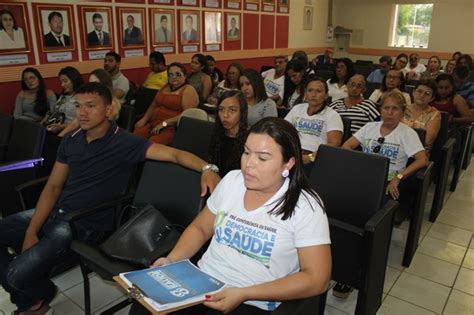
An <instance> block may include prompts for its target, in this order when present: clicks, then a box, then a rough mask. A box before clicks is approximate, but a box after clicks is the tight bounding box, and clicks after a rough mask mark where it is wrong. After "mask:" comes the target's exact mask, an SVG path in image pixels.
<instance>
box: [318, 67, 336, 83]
mask: <svg viewBox="0 0 474 315" xmlns="http://www.w3.org/2000/svg"><path fill="white" fill-rule="evenodd" d="M332 74H333V71H332V70H330V69H322V68H321V66H318V68H317V69H316V76H318V77H321V78H323V79H325V80H328V79H330V78H332Z"/></svg>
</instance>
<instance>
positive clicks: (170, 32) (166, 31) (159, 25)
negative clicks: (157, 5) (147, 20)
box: [150, 9, 175, 46]
mask: <svg viewBox="0 0 474 315" xmlns="http://www.w3.org/2000/svg"><path fill="white" fill-rule="evenodd" d="M150 17H151V25H152V31H153V32H152V43H153V46H171V45H173V46H174V43H175V38H174V34H175V24H174V10H165V9H151V11H150Z"/></svg>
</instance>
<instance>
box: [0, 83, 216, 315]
mask: <svg viewBox="0 0 474 315" xmlns="http://www.w3.org/2000/svg"><path fill="white" fill-rule="evenodd" d="M75 98H76V107H77V116H78V119H79V124H80V127H81V129H80V130H78V131H77V132H75V133H73V134H68V135H67V136H66V137H65V138H64V139H63V141H62V142H61V145H60V147H59V150H58V156H57V161H56V163H55V165H54V168H53V171H52V173H51V175H50V176H49V179H48V182H47V183H46V186H45V187H44V189H43V192H42V193H41V196H40V198H39V200H38V203H37V204H36V208H35V209H31V210H27V211H22V212H18V213H16V214H13V215H10V216H8V217H5V218H3V219H1V220H0V244H1V245H0V253H1V254H0V285H2V287H3V289H4V290H5V291H7V292H8V293H9V294H10V299H11V301H12V303H13V304H15V305H16V306H17V307H18V309H17V310H16V311H15V312H16V313H18V314H45V313H46V311H47V310H48V309H49V308H50V307H49V303H50V302H51V300H52V299H53V298H54V297H55V295H56V294H57V288H56V287H55V285H54V283H53V282H52V281H51V280H50V278H49V274H50V272H51V269H52V268H53V267H54V266H55V264H57V262H58V260H60V259H61V258H62V257H63V255H64V253H65V252H66V251H68V250H69V247H70V245H71V242H72V237H73V236H72V231H71V226H70V225H69V223H68V222H67V221H65V220H64V215H66V214H68V213H70V212H72V211H75V210H78V209H83V208H89V207H91V206H93V205H97V204H99V203H103V202H105V201H109V200H112V199H113V198H116V197H118V196H120V195H122V194H124V193H125V192H126V191H127V187H128V182H129V177H130V175H131V173H132V171H133V169H134V168H135V165H136V164H137V163H139V162H142V161H144V160H145V159H153V160H160V161H167V162H174V163H179V164H180V165H182V166H184V167H188V168H191V169H194V170H196V171H201V170H202V169H203V168H206V169H207V168H208V167H210V166H208V167H206V164H207V163H206V162H204V161H203V160H201V159H199V158H198V157H196V156H195V155H193V154H190V153H188V152H184V151H180V150H176V149H173V148H170V147H166V146H163V145H159V144H151V142H150V141H148V140H146V139H143V138H139V137H136V136H133V135H131V134H130V133H128V132H126V131H124V130H121V129H120V128H118V127H117V125H116V124H115V123H114V122H112V121H110V120H109V119H108V117H107V116H108V115H107V113H108V112H110V111H112V106H111V102H112V94H111V92H110V90H109V89H108V88H107V87H105V86H104V85H102V84H100V83H95V82H93V83H86V84H84V85H83V86H81V87H80V88H79V89H78V90H76V96H75ZM78 152H80V154H78ZM218 180H219V177H218V175H217V174H216V173H214V172H213V171H212V170H206V171H204V172H203V175H202V181H201V182H202V187H203V191H202V193H203V194H206V193H207V190H208V189H210V190H211V191H212V190H213V188H214V186H215V185H216V184H217V182H218ZM114 211H115V209H109V210H104V211H103V212H101V213H98V214H96V215H94V216H91V217H87V218H84V219H81V220H79V221H78V222H77V224H76V225H75V227H76V232H77V234H76V237H77V239H80V240H83V241H87V242H96V241H99V240H100V239H101V236H103V235H104V234H105V233H106V232H107V231H110V230H111V229H112V228H113V225H114V220H113V219H111V218H113V213H114ZM9 247H12V248H19V249H21V252H20V253H19V255H18V256H17V257H16V258H14V257H13V255H11V254H10V251H9Z"/></svg>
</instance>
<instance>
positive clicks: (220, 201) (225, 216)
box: [130, 118, 331, 315]
mask: <svg viewBox="0 0 474 315" xmlns="http://www.w3.org/2000/svg"><path fill="white" fill-rule="evenodd" d="M245 231H248V232H245ZM208 240H211V243H210V245H209V247H208V249H207V251H206V252H205V253H204V255H203V256H202V258H201V259H200V260H199V262H198V266H199V268H200V269H201V270H203V271H204V272H207V273H209V274H210V275H212V276H213V277H216V278H217V279H219V280H221V281H223V282H225V283H227V284H228V285H229V286H228V287H227V288H225V289H223V290H222V291H221V292H219V293H216V294H213V295H210V296H207V297H206V301H205V302H204V304H203V305H202V304H201V305H197V306H193V307H191V308H188V309H184V310H182V311H178V312H177V313H175V314H199V315H208V314H209V315H210V314H222V313H225V314H231V315H244V314H245V315H248V314H271V312H272V311H273V310H275V309H276V308H277V307H278V306H279V305H280V301H283V300H292V299H300V298H307V297H311V296H315V295H319V294H321V293H323V292H325V291H326V290H327V288H328V284H329V279H330V275H331V251H330V246H329V244H330V239H329V228H328V221H327V217H326V214H325V213H324V211H323V209H322V201H321V200H320V199H319V197H318V195H317V194H316V192H314V190H312V189H311V186H310V184H309V183H308V180H307V179H306V177H305V176H304V175H303V171H302V163H301V149H300V143H299V138H298V134H297V132H296V130H295V129H294V128H293V127H292V126H291V125H290V124H289V123H288V122H286V121H284V120H283V119H279V118H264V119H262V120H261V121H259V122H258V123H256V124H255V125H254V126H252V128H251V129H250V134H249V136H248V138H247V141H246V143H245V150H244V154H243V155H242V160H241V170H235V171H231V172H229V173H228V174H227V175H226V177H225V178H224V179H223V180H222V181H221V182H220V184H219V185H218V186H217V188H216V190H215V191H214V193H213V194H212V195H211V197H210V198H209V199H208V200H207V206H206V207H205V208H204V209H203V210H202V211H201V212H200V213H199V215H198V216H197V218H196V219H194V221H193V222H192V223H191V224H190V225H189V226H188V228H187V229H186V230H185V231H184V233H183V234H182V236H181V238H180V239H179V241H178V243H177V244H176V246H175V247H174V249H173V250H172V251H171V252H170V253H169V254H168V256H167V257H163V258H160V259H158V260H157V261H156V262H155V263H154V265H155V266H157V265H163V264H169V263H172V262H175V261H179V260H182V259H187V258H190V257H192V256H193V255H195V254H196V253H197V252H198V250H199V249H200V248H201V247H202V246H203V245H204V244H205V243H206V242H207V241H208ZM239 240H240V241H239ZM255 242H257V243H263V244H262V246H259V248H258V249H253V248H249V246H248V244H254V243H255ZM139 309H143V307H141V305H140V304H138V303H137V304H135V305H134V306H133V307H132V309H131V311H130V314H139Z"/></svg>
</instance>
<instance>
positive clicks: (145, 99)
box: [133, 86, 158, 117]
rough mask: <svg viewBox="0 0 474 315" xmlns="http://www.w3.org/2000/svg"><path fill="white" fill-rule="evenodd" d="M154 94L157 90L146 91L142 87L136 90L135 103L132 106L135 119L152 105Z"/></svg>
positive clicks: (146, 89)
mask: <svg viewBox="0 0 474 315" xmlns="http://www.w3.org/2000/svg"><path fill="white" fill-rule="evenodd" d="M156 93H158V90H153V89H148V88H145V87H143V86H142V87H141V88H140V89H138V92H137V94H136V95H135V103H134V104H133V107H135V115H137V117H140V116H142V115H144V114H145V112H146V110H147V109H148V107H150V105H151V103H153V99H154V98H155V96H156Z"/></svg>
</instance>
